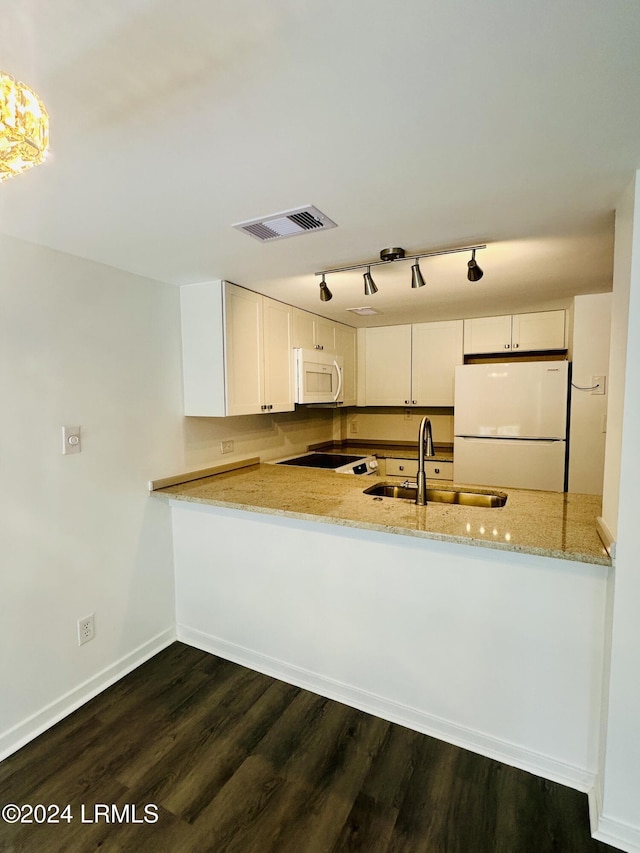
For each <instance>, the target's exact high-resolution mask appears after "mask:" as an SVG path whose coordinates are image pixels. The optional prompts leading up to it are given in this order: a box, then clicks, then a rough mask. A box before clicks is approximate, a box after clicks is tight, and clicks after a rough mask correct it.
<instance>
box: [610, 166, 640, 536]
mask: <svg viewBox="0 0 640 853" xmlns="http://www.w3.org/2000/svg"><path fill="white" fill-rule="evenodd" d="M635 194H636V179H635V178H634V180H633V181H631V183H630V184H629V186H628V187H627V190H626V192H625V193H624V195H623V197H622V198H621V199H620V203H619V204H618V206H617V208H616V236H615V248H614V256H613V293H612V302H611V352H610V357H609V391H608V395H607V396H608V398H609V399H608V404H607V439H606V451H605V464H604V487H603V494H602V517H603V518H604V520H605V522H606V523H607V525H608V527H609V529H610V530H611V532H612V534H613V537H614V539H615V538H616V531H617V527H618V503H619V486H620V467H621V464H622V463H621V459H622V425H623V411H624V388H625V375H626V371H627V368H628V366H629V365H628V357H627V336H628V334H629V298H630V292H631V258H632V251H633V250H634V231H635V229H637V228H638V227H639V225H638V222H637V221H635V222H634V209H635V203H636V202H635ZM635 251H636V252H637V251H638V249H637V247H636V248H635ZM636 333H637V330H636Z"/></svg>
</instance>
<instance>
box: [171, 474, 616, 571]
mask: <svg viewBox="0 0 640 853" xmlns="http://www.w3.org/2000/svg"><path fill="white" fill-rule="evenodd" d="M187 476H188V475H187ZM177 479H180V478H177ZM185 479H186V476H185ZM375 479H376V478H375V477H358V476H353V475H344V474H334V473H333V472H331V471H319V470H314V469H308V468H291V467H286V468H285V467H278V466H276V465H273V464H270V463H263V464H254V465H250V466H248V467H239V468H237V469H235V470H233V471H227V472H223V473H220V474H217V475H213V476H210V477H205V478H198V479H196V480H190V481H187V482H179V483H176V484H175V485H171V486H166V487H165V488H161V489H158V490H157V491H155V494H156V495H157V496H158V497H162V496H163V497H165V498H168V499H172V500H177V501H186V502H192V503H200V504H205V505H206V504H209V505H211V506H220V507H225V506H226V507H229V508H232V509H237V510H247V511H249V512H257V513H266V514H269V515H280V516H289V517H292V518H299V519H304V520H306V521H312V522H320V523H325V524H334V525H340V526H347V527H354V528H361V529H365V530H367V529H368V530H376V531H379V532H386V533H393V534H398V535H404V536H415V537H419V538H425V539H439V540H444V541H451V542H458V543H462V544H473V545H476V546H480V547H488V548H498V549H503V550H509V551H520V552H524V553H529V554H537V555H541V556H548V557H558V558H562V559H566V560H577V561H582V562H587V563H597V564H600V565H603V566H609V565H611V560H610V558H609V556H608V555H607V552H606V551H605V549H604V547H603V545H602V541H601V540H600V538H599V536H598V533H597V531H596V526H595V519H596V517H597V516H598V515H599V513H600V498H599V497H598V496H594V495H575V494H567V493H563V492H541V491H529V490H525V489H509V490H507V495H508V499H507V503H506V505H505V506H504V507H499V508H498V507H492V508H481V507H465V506H457V505H451V504H439V503H428V505H427V506H426V507H418V506H415V505H414V504H413V503H412V502H411V501H407V500H401V499H395V498H383V499H382V500H380V499H378V500H376V499H375V498H373V497H371V496H370V495H365V494H364V489H365V488H367V486H370V485H371V484H372V482H374V480H375ZM158 485H161V482H159V483H158ZM434 485H442V484H441V483H437V482H436V481H434ZM489 491H491V490H489ZM493 491H499V490H493Z"/></svg>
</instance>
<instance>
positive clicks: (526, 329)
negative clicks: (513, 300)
mask: <svg viewBox="0 0 640 853" xmlns="http://www.w3.org/2000/svg"><path fill="white" fill-rule="evenodd" d="M563 349H566V341H565V311H564V310H559V311H534V312H531V313H528V314H514V315H513V316H511V315H506V316H503V317H474V318H473V319H471V320H465V321H464V352H465V355H484V354H488V353H503V352H507V353H511V352H536V351H544V350H563Z"/></svg>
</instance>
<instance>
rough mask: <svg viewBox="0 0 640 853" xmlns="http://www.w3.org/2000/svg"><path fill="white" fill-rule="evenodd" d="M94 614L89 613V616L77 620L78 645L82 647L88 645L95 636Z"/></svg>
mask: <svg viewBox="0 0 640 853" xmlns="http://www.w3.org/2000/svg"><path fill="white" fill-rule="evenodd" d="M95 618H96V617H95V614H94V613H90V614H89V616H83V618H82V619H78V645H79V646H83V645H84V644H85V643H88V642H89V641H90V640H93V638H94V637H95V635H96V622H95Z"/></svg>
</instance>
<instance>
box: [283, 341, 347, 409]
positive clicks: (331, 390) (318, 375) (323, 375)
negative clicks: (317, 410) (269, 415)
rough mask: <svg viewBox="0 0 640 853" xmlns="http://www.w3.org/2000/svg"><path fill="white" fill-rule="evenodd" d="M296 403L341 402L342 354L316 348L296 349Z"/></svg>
mask: <svg viewBox="0 0 640 853" xmlns="http://www.w3.org/2000/svg"><path fill="white" fill-rule="evenodd" d="M293 353H294V364H295V376H296V403H339V402H340V400H341V394H342V393H343V391H342V361H343V359H342V356H340V355H334V354H333V353H328V352H324V351H323V350H315V349H311V350H309V349H298V348H296V349H294V351H293Z"/></svg>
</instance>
